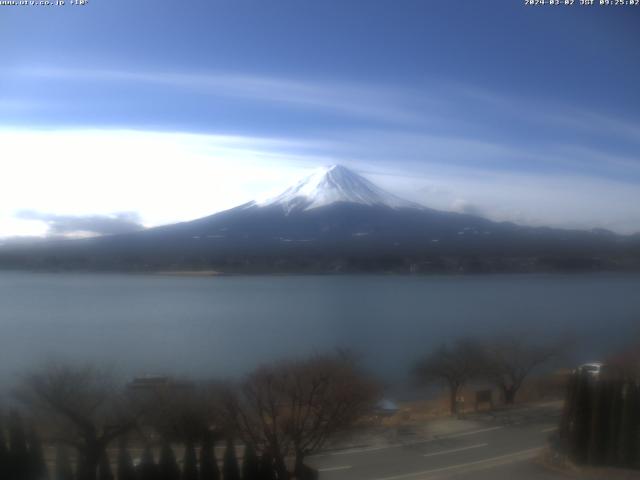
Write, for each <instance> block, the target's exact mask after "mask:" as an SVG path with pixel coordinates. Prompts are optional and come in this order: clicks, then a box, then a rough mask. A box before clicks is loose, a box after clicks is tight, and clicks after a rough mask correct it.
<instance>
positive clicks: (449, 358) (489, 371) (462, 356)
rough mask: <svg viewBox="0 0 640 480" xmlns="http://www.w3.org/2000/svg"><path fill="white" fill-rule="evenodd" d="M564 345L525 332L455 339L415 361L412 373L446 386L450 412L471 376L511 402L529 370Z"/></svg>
mask: <svg viewBox="0 0 640 480" xmlns="http://www.w3.org/2000/svg"><path fill="white" fill-rule="evenodd" d="M566 345H567V343H566V342H563V341H560V340H554V341H548V342H546V343H545V342H540V343H535V342H534V341H532V340H531V339H529V338H527V337H525V336H498V337H494V338H491V339H488V340H483V341H480V340H474V339H459V340H456V341H454V342H453V343H451V344H449V345H443V346H441V347H440V348H438V349H437V350H435V351H434V352H433V353H430V354H429V355H427V356H425V357H424V358H423V359H421V360H420V361H418V362H417V363H416V365H415V367H414V371H413V373H414V375H415V377H416V379H417V380H418V382H419V383H420V384H423V385H428V384H434V383H438V384H444V385H446V386H447V388H448V389H449V398H450V410H451V413H452V414H455V413H456V411H457V402H456V399H457V397H458V394H459V392H460V389H461V388H462V387H464V385H465V384H467V383H469V382H471V381H474V380H484V381H488V382H489V383H491V384H493V385H495V386H496V387H498V388H499V389H500V391H501V392H502V395H503V399H504V402H505V404H507V405H511V404H513V403H514V402H515V400H516V395H517V393H518V392H519V391H520V389H521V387H522V385H523V383H524V381H525V380H526V379H527V378H528V377H529V376H530V375H531V373H532V372H533V371H534V370H535V369H536V368H538V367H539V366H541V365H543V364H545V363H546V362H548V361H550V360H551V359H553V358H554V357H557V356H558V355H559V353H560V352H561V351H562V349H563V347H566Z"/></svg>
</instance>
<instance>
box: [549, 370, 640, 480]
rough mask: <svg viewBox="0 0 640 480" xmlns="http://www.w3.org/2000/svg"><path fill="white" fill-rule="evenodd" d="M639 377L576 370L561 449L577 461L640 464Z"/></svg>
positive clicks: (594, 463) (566, 410)
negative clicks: (599, 374) (593, 375)
mask: <svg viewBox="0 0 640 480" xmlns="http://www.w3.org/2000/svg"><path fill="white" fill-rule="evenodd" d="M616 373H617V372H616ZM639 379H640V376H635V377H628V376H626V375H618V374H616V375H612V376H611V377H606V376H605V378H599V379H594V378H593V377H590V376H589V375H588V374H587V373H586V372H583V373H576V374H573V375H572V377H571V379H570V381H569V385H568V392H567V397H566V400H565V408H564V412H563V415H562V420H561V422H560V429H559V432H558V435H559V441H560V443H559V446H560V448H561V451H563V453H565V454H566V455H568V456H569V458H571V459H572V460H573V461H575V462H576V463H581V464H590V465H610V466H617V467H627V468H640V386H639ZM629 478H631V477H629Z"/></svg>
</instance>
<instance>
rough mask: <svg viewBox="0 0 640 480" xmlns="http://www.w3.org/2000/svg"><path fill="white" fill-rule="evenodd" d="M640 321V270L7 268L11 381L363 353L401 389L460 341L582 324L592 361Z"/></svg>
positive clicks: (4, 348)
mask: <svg viewBox="0 0 640 480" xmlns="http://www.w3.org/2000/svg"><path fill="white" fill-rule="evenodd" d="M639 322H640V275H624V274H590V275H478V276H384V275H362V276H228V277H227V276H222V277H176V276H160V275H128V274H75V273H73V274H72V273H22V272H1V273H0V354H1V356H2V361H1V362H0V381H1V382H3V383H6V382H11V381H13V380H15V376H16V375H19V374H20V373H22V372H24V370H25V369H27V368H29V367H31V366H33V365H37V364H38V363H39V362H43V361H46V359H47V358H50V357H62V358H69V359H78V358H79V359H87V360H91V361H97V362H106V363H108V364H110V365H113V366H115V367H116V368H117V369H119V370H120V371H123V372H126V374H127V375H137V374H160V373H171V374H178V375H180V374H188V375H190V376H196V377H205V376H215V377H233V376H236V375H238V374H242V373H243V372H246V371H248V370H249V369H251V368H252V367H254V366H256V365H257V364H258V363H260V362H262V361H265V360H268V359H273V358H276V357H283V356H288V355H298V354H304V353H308V352H322V351H326V350H328V349H331V348H334V347H350V348H353V349H355V350H356V351H357V352H359V353H360V354H361V355H362V359H363V362H364V364H365V365H366V367H367V368H369V369H371V370H372V371H374V372H376V373H377V374H379V375H380V376H381V377H382V378H384V379H385V380H387V381H388V382H391V383H397V384H399V383H402V382H405V380H406V378H407V372H408V370H409V368H410V366H411V364H412V363H413V362H414V360H415V359H416V358H417V357H419V356H420V355H421V354H423V353H425V352H429V351H430V349H433V348H435V347H436V346H437V345H439V344H441V343H442V342H444V341H447V340H450V339H452V338H455V337H457V336H463V335H476V334H478V335H488V334H492V333H496V332H516V333H524V334H527V335H538V336H541V335H542V336H544V335H555V334H558V333H561V332H567V331H568V332H571V333H573V334H574V335H576V336H578V338H579V339H580V343H579V348H578V349H577V350H576V353H575V354H574V357H575V358H574V359H575V360H576V361H581V360H594V359H598V358H600V357H601V356H602V355H604V354H605V353H606V352H607V351H609V350H610V349H611V348H612V347H613V346H615V345H619V344H622V343H623V342H624V341H625V339H628V338H629V334H630V333H631V332H633V331H634V329H635V328H636V326H637V325H638V324H639ZM636 331H637V330H636Z"/></svg>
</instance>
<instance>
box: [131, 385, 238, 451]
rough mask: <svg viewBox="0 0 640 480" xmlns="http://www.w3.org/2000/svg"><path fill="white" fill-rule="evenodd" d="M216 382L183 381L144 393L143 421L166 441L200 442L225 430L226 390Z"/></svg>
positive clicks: (142, 399)
mask: <svg viewBox="0 0 640 480" xmlns="http://www.w3.org/2000/svg"><path fill="white" fill-rule="evenodd" d="M224 389H225V386H223V385H221V384H217V383H206V384H205V383H195V382H187V381H180V382H175V383H174V384H172V385H169V386H168V387H166V388H158V389H155V390H151V391H148V392H145V393H146V395H144V396H143V397H139V400H140V403H141V405H142V406H144V411H145V414H144V417H143V422H144V424H146V425H147V426H149V427H151V428H153V429H154V430H155V431H156V432H157V433H159V434H160V436H161V437H162V438H164V439H165V440H167V441H180V442H192V443H193V442H201V441H203V440H204V439H206V438H210V437H211V435H212V434H213V436H214V438H215V437H216V436H218V435H221V431H222V430H225V428H226V426H225V425H224V423H225V419H224V414H223V411H222V410H223V401H222V399H223V391H224Z"/></svg>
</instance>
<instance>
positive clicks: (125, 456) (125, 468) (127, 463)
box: [117, 440, 137, 480]
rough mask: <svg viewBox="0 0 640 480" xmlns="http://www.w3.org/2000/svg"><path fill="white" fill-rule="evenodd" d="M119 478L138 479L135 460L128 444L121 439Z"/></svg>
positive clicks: (122, 479) (126, 479) (119, 479)
mask: <svg viewBox="0 0 640 480" xmlns="http://www.w3.org/2000/svg"><path fill="white" fill-rule="evenodd" d="M117 471H118V480H137V479H136V471H135V468H134V466H133V460H132V459H131V455H130V454H129V450H127V444H126V442H125V441H124V440H121V441H120V442H119V444H118V468H117Z"/></svg>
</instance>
